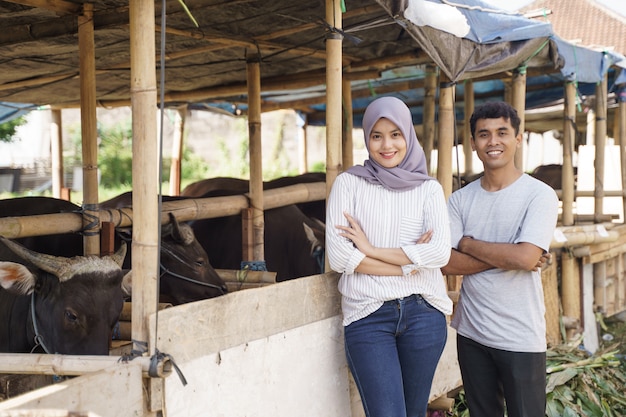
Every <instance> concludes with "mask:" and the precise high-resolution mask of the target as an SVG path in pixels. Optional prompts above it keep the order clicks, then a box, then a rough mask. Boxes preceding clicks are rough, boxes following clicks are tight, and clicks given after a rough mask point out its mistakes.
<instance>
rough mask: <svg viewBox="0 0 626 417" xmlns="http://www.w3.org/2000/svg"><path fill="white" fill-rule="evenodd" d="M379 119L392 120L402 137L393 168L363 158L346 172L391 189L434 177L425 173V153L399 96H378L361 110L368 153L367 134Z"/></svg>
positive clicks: (415, 185)
mask: <svg viewBox="0 0 626 417" xmlns="http://www.w3.org/2000/svg"><path fill="white" fill-rule="evenodd" d="M381 118H385V119H388V120H390V121H392V122H393V123H395V124H396V126H398V128H399V129H400V131H402V134H403V135H404V138H405V139H406V147H407V152H406V156H405V157H404V159H403V160H402V162H400V164H399V165H398V166H397V167H393V168H385V167H383V166H381V165H379V164H378V163H377V162H376V161H374V160H373V159H366V160H365V161H364V162H363V165H356V166H353V167H351V168H349V169H348V170H347V171H346V172H349V173H351V174H353V175H356V176H359V177H363V178H364V179H366V180H367V181H369V182H371V183H373V184H380V185H382V186H383V187H385V188H387V189H389V190H394V191H406V190H411V189H413V188H415V187H419V186H420V185H422V183H423V182H424V181H428V180H432V179H434V178H432V177H430V176H429V175H428V170H427V168H426V155H425V154H424V150H423V149H422V147H421V146H420V144H419V142H418V140H417V135H416V134H415V128H413V119H412V117H411V111H410V110H409V108H408V107H407V105H406V104H404V102H403V101H402V100H400V99H397V98H395V97H381V98H378V99H376V100H374V101H372V102H371V103H370V105H369V106H367V109H365V114H364V115H363V133H364V135H365V147H366V148H367V150H368V152H369V141H370V133H371V132H372V129H373V128H374V125H375V124H376V122H377V121H378V119H381Z"/></svg>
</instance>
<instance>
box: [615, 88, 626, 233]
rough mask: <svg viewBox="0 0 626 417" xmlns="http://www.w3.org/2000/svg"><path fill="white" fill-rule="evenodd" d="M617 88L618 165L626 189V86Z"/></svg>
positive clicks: (625, 214) (625, 218) (625, 205)
mask: <svg viewBox="0 0 626 417" xmlns="http://www.w3.org/2000/svg"><path fill="white" fill-rule="evenodd" d="M620 87H621V88H620V90H619V104H618V109H617V111H618V114H619V125H618V126H619V140H618V143H619V148H620V167H621V171H622V172H621V174H622V191H626V86H624V85H622V86H620ZM622 222H623V223H626V194H624V195H623V196H622Z"/></svg>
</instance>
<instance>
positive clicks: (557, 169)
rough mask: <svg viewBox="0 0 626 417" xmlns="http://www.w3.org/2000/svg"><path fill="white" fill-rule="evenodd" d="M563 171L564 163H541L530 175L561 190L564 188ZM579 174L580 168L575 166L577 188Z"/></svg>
mask: <svg viewBox="0 0 626 417" xmlns="http://www.w3.org/2000/svg"><path fill="white" fill-rule="evenodd" d="M562 171H563V165H560V164H548V165H539V166H538V167H536V168H535V169H534V170H533V171H532V172H531V173H530V175H532V176H533V177H535V178H537V179H538V180H540V181H543V182H545V183H546V184H548V185H549V186H550V187H552V188H553V189H555V190H561V189H562V188H563V186H562V185H561V181H562ZM577 176H578V168H577V167H574V188H576V182H577Z"/></svg>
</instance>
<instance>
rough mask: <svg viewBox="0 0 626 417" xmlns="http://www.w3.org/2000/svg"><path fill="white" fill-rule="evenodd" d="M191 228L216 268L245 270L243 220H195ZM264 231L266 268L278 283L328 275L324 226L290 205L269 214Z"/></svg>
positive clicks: (220, 192)
mask: <svg viewBox="0 0 626 417" xmlns="http://www.w3.org/2000/svg"><path fill="white" fill-rule="evenodd" d="M236 194H239V193H238V192H236V191H233V190H213V191H211V192H209V193H207V194H205V195H202V196H200V197H199V198H209V197H221V196H229V195H236ZM190 226H191V227H192V229H193V230H194V233H195V235H196V237H197V239H198V242H200V244H201V245H202V247H203V248H204V249H205V250H206V252H207V254H208V255H209V259H211V263H212V265H213V266H214V267H215V268H222V269H241V267H242V264H241V261H242V259H243V253H242V220H241V216H227V217H218V218H212V219H200V220H194V221H192V222H190ZM264 230H265V236H264V243H265V244H264V254H265V264H266V267H267V270H268V271H272V272H276V281H284V280H288V279H293V278H299V277H304V276H309V275H315V274H320V273H322V272H324V247H325V241H324V236H325V229H324V224H323V223H321V222H320V221H318V220H316V219H313V218H311V217H309V216H307V215H305V214H304V213H303V212H302V211H301V210H300V209H299V208H298V207H297V206H296V205H289V206H285V207H278V208H274V209H269V210H265V212H264Z"/></svg>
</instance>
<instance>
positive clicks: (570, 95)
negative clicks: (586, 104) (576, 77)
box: [561, 81, 576, 226]
mask: <svg viewBox="0 0 626 417" xmlns="http://www.w3.org/2000/svg"><path fill="white" fill-rule="evenodd" d="M564 110H565V117H564V122H563V123H564V126H563V169H562V171H561V189H562V191H561V193H562V194H561V195H562V197H561V200H562V201H563V215H562V220H561V222H562V223H563V226H571V225H573V224H574V212H573V206H574V191H575V190H574V165H573V160H572V154H573V150H574V137H575V134H576V131H575V130H574V123H575V121H576V85H575V84H574V83H573V82H571V81H568V82H566V83H565V106H564Z"/></svg>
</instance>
